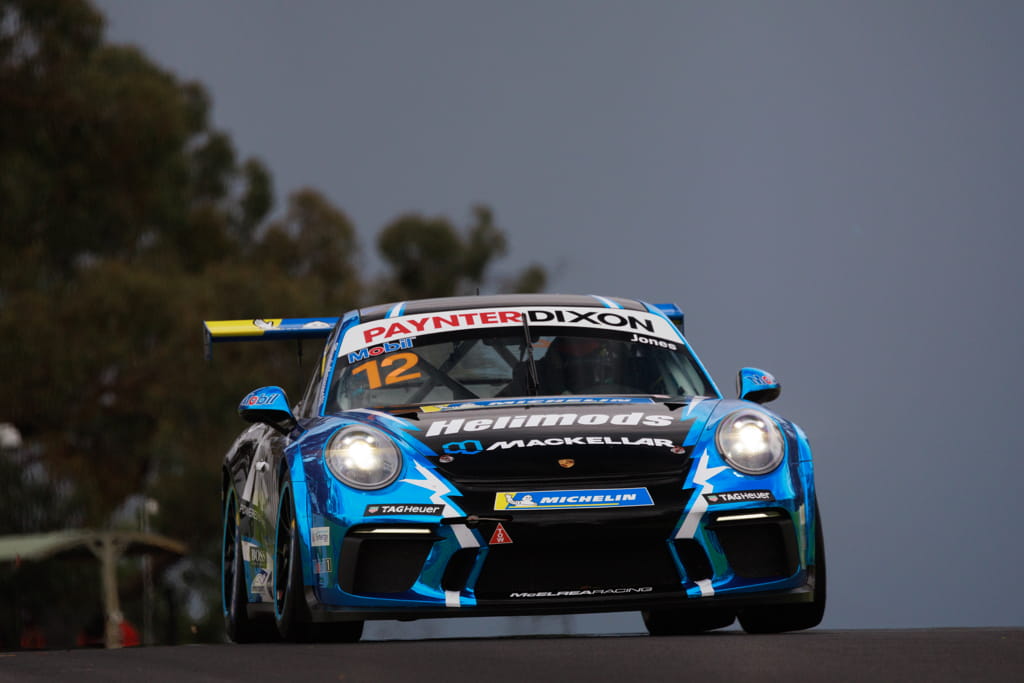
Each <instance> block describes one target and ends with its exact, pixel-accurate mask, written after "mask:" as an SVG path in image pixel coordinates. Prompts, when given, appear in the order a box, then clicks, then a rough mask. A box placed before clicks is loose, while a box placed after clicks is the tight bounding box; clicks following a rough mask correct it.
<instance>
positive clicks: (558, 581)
mask: <svg viewBox="0 0 1024 683" xmlns="http://www.w3.org/2000/svg"><path fill="white" fill-rule="evenodd" d="M204 330H205V334H206V340H207V347H208V349H209V344H210V343H213V342H224V341H251V340H278V339H300V340H301V339H314V340H319V339H326V341H325V342H324V347H323V352H322V356H321V357H320V360H319V362H317V363H316V364H315V369H314V371H313V373H312V377H311V378H310V380H309V382H308V385H307V386H306V387H305V390H304V393H303V395H302V396H301V397H300V398H299V399H298V400H297V401H295V402H294V403H293V402H292V401H290V400H289V398H288V397H287V396H286V394H285V391H284V390H283V389H281V388H280V387H276V386H268V387H263V388H260V389H256V390H255V391H252V392H251V393H249V394H248V395H247V396H245V398H243V399H242V401H241V403H240V405H239V406H238V412H239V414H240V415H241V417H242V418H243V419H244V420H246V421H248V422H250V423H252V424H251V425H250V426H249V427H248V428H247V429H246V430H245V431H244V432H242V434H241V435H240V436H239V437H238V438H237V440H236V441H235V442H234V444H233V445H232V446H231V447H230V449H229V451H228V453H227V455H226V457H225V459H224V465H223V541H222V563H221V569H222V571H221V577H222V595H223V600H222V607H223V612H224V619H225V625H226V630H227V633H228V635H229V637H230V638H231V639H232V640H234V641H236V642H248V641H255V640H266V639H268V638H278V637H280V638H284V639H287V640H309V639H322V640H334V641H354V640H358V639H359V638H360V637H361V634H362V629H363V623H364V622H365V621H366V620H369V619H403V620H407V619H417V618H436V617H456V616H466V617H472V616H499V615H537V614H569V613H592V612H611V611H625V610H634V611H640V612H641V613H642V615H643V620H644V623H645V625H646V627H647V629H648V630H649V632H650V633H651V634H653V635H669V634H688V633H699V632H703V631H709V630H713V629H718V628H723V627H727V626H729V625H731V624H733V623H734V622H735V621H736V620H737V619H738V620H739V623H740V625H741V626H742V628H743V629H744V630H746V631H748V632H755V633H764V632H781V631H790V630H799V629H807V628H811V627H814V626H816V625H817V624H818V623H819V622H820V621H821V619H822V615H823V613H824V609H825V598H826V584H825V582H826V577H825V551H824V541H823V534H822V527H821V520H820V516H819V512H818V505H817V500H816V496H815V488H814V475H813V464H812V460H811V449H810V447H809V445H808V441H807V438H806V436H805V435H804V433H803V432H802V431H801V429H800V428H799V427H797V426H796V425H795V424H793V423H791V422H789V421H787V420H786V419H784V418H782V417H780V416H779V415H776V414H775V413H773V412H771V411H769V410H768V409H766V408H765V407H764V405H763V404H764V403H766V402H768V401H771V400H772V399H774V398H776V397H777V396H778V395H779V392H780V387H779V383H778V382H777V381H776V380H775V378H774V377H773V376H772V375H771V374H769V373H768V372H765V371H763V370H758V369H754V368H743V369H741V370H740V371H739V374H738V378H737V384H738V388H737V393H738V398H737V399H727V398H725V397H723V395H722V394H721V392H720V391H719V389H718V388H717V387H716V385H715V384H714V382H713V381H712V379H711V377H710V376H709V375H708V373H707V372H706V370H705V368H704V367H703V365H702V364H701V362H700V360H699V359H698V358H697V356H696V355H695V353H694V352H693V350H692V349H691V348H690V345H689V343H688V342H687V340H686V338H685V337H684V336H683V314H682V312H681V311H680V310H679V308H678V307H676V306H675V305H672V304H658V305H652V304H648V303H645V302H642V301H635V300H630V299H623V298H607V297H598V296H582V295H545V294H536V295H494V296H475V297H457V298H445V299H429V300H419V301H404V302H399V303H392V304H387V305H382V306H374V307H368V308H362V309H359V310H354V311H351V312H349V313H346V314H345V315H343V316H341V317H337V318H334V317H327V318H298V319H258V320H229V321H206V322H205V323H204Z"/></svg>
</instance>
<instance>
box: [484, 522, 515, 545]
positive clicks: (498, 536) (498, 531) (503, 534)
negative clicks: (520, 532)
mask: <svg viewBox="0 0 1024 683" xmlns="http://www.w3.org/2000/svg"><path fill="white" fill-rule="evenodd" d="M511 542H512V537H511V536H509V535H508V532H507V531H505V527H503V526H502V525H501V522H498V526H497V527H495V529H494V533H493V534H491V542H490V543H489V545H500V544H502V543H511Z"/></svg>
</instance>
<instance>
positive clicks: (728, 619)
mask: <svg viewBox="0 0 1024 683" xmlns="http://www.w3.org/2000/svg"><path fill="white" fill-rule="evenodd" d="M640 614H641V616H642V617H643V618H644V626H646V627H647V632H648V633H650V634H651V635H652V636H687V635H694V634H697V633H705V632H707V631H714V630H715V629H717V628H725V627H726V626H731V625H732V623H733V622H734V621H736V612H735V611H734V610H731V609H726V608H722V607H701V608H696V607H694V608H689V609H672V610H645V611H643V612H641V613H640Z"/></svg>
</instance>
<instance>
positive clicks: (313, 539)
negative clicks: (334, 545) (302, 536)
mask: <svg viewBox="0 0 1024 683" xmlns="http://www.w3.org/2000/svg"><path fill="white" fill-rule="evenodd" d="M309 544H310V545H311V546H313V547H314V548H317V547H321V546H328V545H330V544H331V527H329V526H315V527H313V528H312V529H310V530H309Z"/></svg>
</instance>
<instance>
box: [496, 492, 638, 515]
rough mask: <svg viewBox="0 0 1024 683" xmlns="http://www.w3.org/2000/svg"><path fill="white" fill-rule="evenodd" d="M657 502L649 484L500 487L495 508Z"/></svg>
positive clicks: (562, 508)
mask: <svg viewBox="0 0 1024 683" xmlns="http://www.w3.org/2000/svg"><path fill="white" fill-rule="evenodd" d="M644 505H654V500H653V499H652V498H651V494H650V492H649V491H648V490H647V489H646V488H631V489H584V490H573V491H499V492H498V493H496V494H495V495H494V509H495V510H577V509H581V508H616V507H619V508H621V507H641V506H644Z"/></svg>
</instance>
